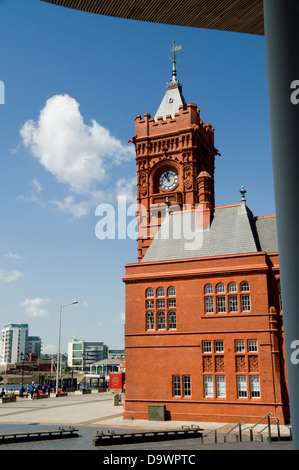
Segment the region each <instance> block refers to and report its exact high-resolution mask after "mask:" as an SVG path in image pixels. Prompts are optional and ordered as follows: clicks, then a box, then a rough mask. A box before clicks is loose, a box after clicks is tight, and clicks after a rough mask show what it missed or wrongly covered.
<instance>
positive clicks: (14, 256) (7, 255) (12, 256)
mask: <svg viewBox="0 0 299 470" xmlns="http://www.w3.org/2000/svg"><path fill="white" fill-rule="evenodd" d="M4 256H5V258H9V259H17V260H20V259H24V256H21V255H18V254H17V253H11V251H9V252H8V253H6V254H5V255H4Z"/></svg>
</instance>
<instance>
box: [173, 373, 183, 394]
mask: <svg viewBox="0 0 299 470" xmlns="http://www.w3.org/2000/svg"><path fill="white" fill-rule="evenodd" d="M172 394H173V396H174V397H180V396H181V378H180V376H179V375H173V376H172Z"/></svg>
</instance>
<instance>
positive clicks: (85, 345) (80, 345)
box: [68, 339, 108, 370]
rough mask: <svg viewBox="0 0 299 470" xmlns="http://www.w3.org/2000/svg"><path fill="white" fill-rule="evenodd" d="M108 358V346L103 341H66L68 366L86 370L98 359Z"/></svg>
mask: <svg viewBox="0 0 299 470" xmlns="http://www.w3.org/2000/svg"><path fill="white" fill-rule="evenodd" d="M107 358H108V346H106V345H105V344H104V343H103V342H88V341H83V340H77V339H73V340H72V342H71V343H68V366H69V367H73V368H79V369H82V370H87V369H89V367H90V366H91V365H92V364H93V363H94V362H98V361H102V360H103V359H107Z"/></svg>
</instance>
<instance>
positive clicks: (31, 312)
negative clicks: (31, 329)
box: [20, 297, 49, 318]
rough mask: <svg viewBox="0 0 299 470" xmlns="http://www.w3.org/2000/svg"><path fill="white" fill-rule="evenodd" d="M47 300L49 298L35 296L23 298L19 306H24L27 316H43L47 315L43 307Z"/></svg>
mask: <svg viewBox="0 0 299 470" xmlns="http://www.w3.org/2000/svg"><path fill="white" fill-rule="evenodd" d="M48 302H49V299H41V298H40V297H36V298H35V299H25V300H23V301H22V302H21V303H20V305H21V307H25V314H26V315H27V316H28V317H31V318H33V317H34V318H45V317H48V316H49V314H48V312H47V310H45V308H44V305H45V304H47V303H48Z"/></svg>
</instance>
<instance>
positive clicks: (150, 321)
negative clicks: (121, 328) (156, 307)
mask: <svg viewBox="0 0 299 470" xmlns="http://www.w3.org/2000/svg"><path fill="white" fill-rule="evenodd" d="M154 328H155V317H154V314H153V312H147V314H146V329H147V330H153V329H154Z"/></svg>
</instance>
